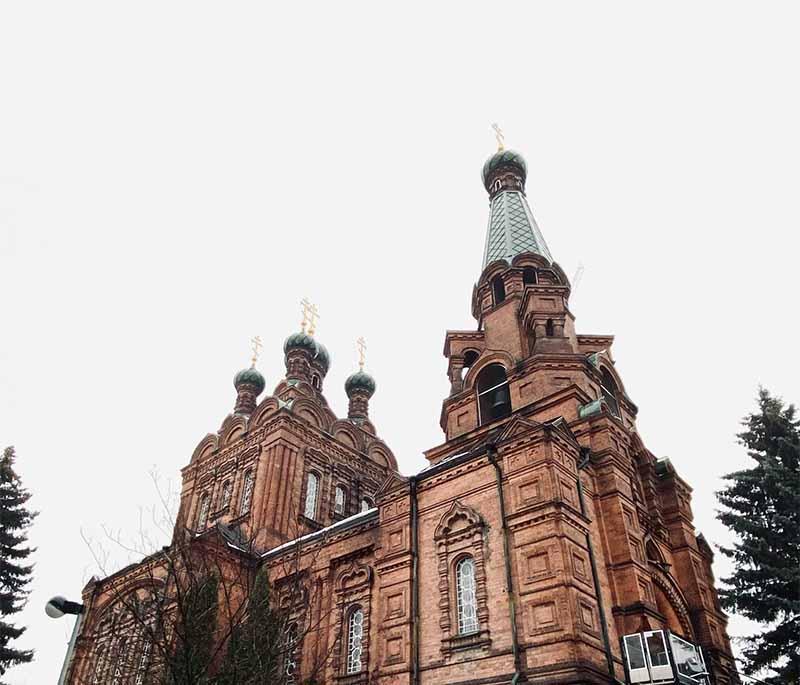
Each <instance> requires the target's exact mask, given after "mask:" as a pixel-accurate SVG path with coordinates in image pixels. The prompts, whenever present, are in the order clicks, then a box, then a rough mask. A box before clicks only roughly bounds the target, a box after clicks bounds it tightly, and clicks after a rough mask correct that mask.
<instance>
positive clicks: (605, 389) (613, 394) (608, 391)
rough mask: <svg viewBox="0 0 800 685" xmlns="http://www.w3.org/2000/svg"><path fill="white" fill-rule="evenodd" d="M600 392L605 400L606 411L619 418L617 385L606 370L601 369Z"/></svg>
mask: <svg viewBox="0 0 800 685" xmlns="http://www.w3.org/2000/svg"><path fill="white" fill-rule="evenodd" d="M600 390H601V392H602V393H603V400H605V403H606V406H607V407H608V410H609V411H610V412H611V413H612V414H613V415H614V416H619V402H618V401H617V384H616V383H615V382H614V379H613V378H612V376H611V373H610V372H609V370H608V369H603V375H602V380H601V381H600Z"/></svg>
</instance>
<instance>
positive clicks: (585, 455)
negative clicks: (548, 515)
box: [577, 447, 619, 683]
mask: <svg viewBox="0 0 800 685" xmlns="http://www.w3.org/2000/svg"><path fill="white" fill-rule="evenodd" d="M581 455H582V458H581V460H580V462H578V471H579V472H580V471H581V470H582V469H583V468H585V467H586V465H587V464H588V463H589V459H590V457H591V450H589V448H588V447H583V448H581ZM577 481H578V499H579V500H580V503H581V514H583V515H584V516H586V504H585V502H584V500H583V484H582V483H581V476H580V473H578V478H577ZM586 548H587V549H588V550H589V564H590V565H591V567H592V581H594V592H595V594H596V595H597V610H598V612H599V613H600V629H601V631H602V634H603V645H604V646H605V652H606V665H607V666H608V675H609V676H610V677H611V681H612V682H614V683H617V682H619V681H618V680H617V675H616V673H615V672H614V655H613V654H612V652H611V641H610V640H609V638H608V626H607V625H606V611H605V607H604V606H603V595H602V592H601V591H600V579H599V577H598V575H597V562H596V561H595V556H594V547H593V546H592V538H591V536H590V535H589V533H586Z"/></svg>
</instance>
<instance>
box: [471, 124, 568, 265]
mask: <svg viewBox="0 0 800 685" xmlns="http://www.w3.org/2000/svg"><path fill="white" fill-rule="evenodd" d="M498 142H500V140H499V139H498ZM482 177H483V186H484V187H485V188H486V191H487V192H488V193H489V200H490V202H491V210H490V212H489V223H488V226H487V229H486V247H485V249H484V252H483V268H484V269H485V268H486V267H487V266H488V265H489V264H491V263H492V262H495V261H497V260H499V259H504V260H505V261H506V262H508V263H509V264H511V260H512V259H513V258H514V257H516V256H517V255H518V254H521V253H523V252H534V253H536V254H539V255H541V256H542V257H544V258H545V259H547V261H548V262H551V263H552V261H553V258H552V256H551V255H550V250H549V249H548V248H547V243H545V241H544V236H543V235H542V232H541V231H540V230H539V226H537V224H536V220H535V219H534V218H533V213H532V212H531V208H530V207H529V206H528V200H527V199H526V197H525V180H526V179H527V177H528V165H527V164H526V162H525V158H524V157H523V156H522V155H521V154H519V152H515V151H514V150H506V149H505V148H504V147H502V142H500V149H499V150H498V151H497V152H496V153H495V154H493V155H492V156H491V157H489V159H487V160H486V163H485V164H484V165H483V172H482Z"/></svg>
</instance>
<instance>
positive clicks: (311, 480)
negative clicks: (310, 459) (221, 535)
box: [303, 473, 319, 520]
mask: <svg viewBox="0 0 800 685" xmlns="http://www.w3.org/2000/svg"><path fill="white" fill-rule="evenodd" d="M318 490H319V476H318V475H317V474H316V473H309V474H308V477H307V478H306V506H305V509H304V510H303V514H304V515H305V517H306V518H308V519H312V520H313V519H316V518H317V491H318Z"/></svg>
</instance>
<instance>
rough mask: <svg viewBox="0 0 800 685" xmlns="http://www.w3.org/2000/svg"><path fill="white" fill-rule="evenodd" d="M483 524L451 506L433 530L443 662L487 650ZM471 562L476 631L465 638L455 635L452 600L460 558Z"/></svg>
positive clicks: (471, 512)
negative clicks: (463, 653)
mask: <svg viewBox="0 0 800 685" xmlns="http://www.w3.org/2000/svg"><path fill="white" fill-rule="evenodd" d="M485 530H486V524H485V522H484V520H483V518H482V517H481V515H480V514H479V513H478V512H477V511H475V510H474V509H472V508H470V507H467V506H465V505H463V504H461V503H460V502H453V504H452V505H451V506H450V508H449V509H448V510H447V511H446V512H445V514H444V515H443V516H442V518H441V519H440V521H439V524H438V525H437V526H436V531H435V532H434V541H435V545H436V556H437V560H438V571H439V585H438V587H439V627H440V628H441V629H442V647H441V651H442V654H443V655H444V657H445V659H448V658H450V657H451V656H452V655H453V654H454V653H455V652H457V651H460V650H463V649H472V648H481V649H488V648H489V646H490V645H491V638H490V636H489V607H488V592H487V583H486V564H485V559H484V535H485ZM466 556H470V557H472V558H473V560H474V561H475V600H476V603H477V616H478V630H477V631H476V632H474V633H470V634H468V635H459V633H458V602H457V598H456V565H457V564H458V562H459V561H461V560H462V559H463V558H464V557H466Z"/></svg>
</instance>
